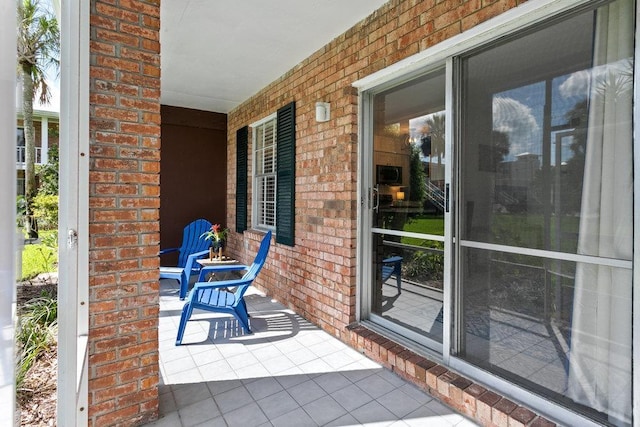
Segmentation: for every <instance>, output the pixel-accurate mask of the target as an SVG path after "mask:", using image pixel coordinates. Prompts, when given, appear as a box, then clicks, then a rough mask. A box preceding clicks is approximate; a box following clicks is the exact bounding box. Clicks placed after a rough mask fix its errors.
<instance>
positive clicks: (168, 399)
mask: <svg viewBox="0 0 640 427" xmlns="http://www.w3.org/2000/svg"><path fill="white" fill-rule="evenodd" d="M177 410H178V406H177V405H176V401H175V399H174V398H173V393H171V392H169V393H161V394H160V396H159V403H158V412H159V414H160V415H167V414H169V413H171V412H174V411H177Z"/></svg>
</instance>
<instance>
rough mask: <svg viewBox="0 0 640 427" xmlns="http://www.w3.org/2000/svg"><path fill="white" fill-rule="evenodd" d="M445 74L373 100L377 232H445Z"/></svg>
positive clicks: (441, 71)
mask: <svg viewBox="0 0 640 427" xmlns="http://www.w3.org/2000/svg"><path fill="white" fill-rule="evenodd" d="M444 89H445V72H444V70H438V71H436V72H433V73H430V74H428V75H426V76H423V77H420V78H418V79H416V80H414V81H412V82H410V83H407V84H404V85H401V86H398V87H394V88H392V89H389V90H387V91H385V92H382V93H379V94H377V95H375V96H374V100H373V104H374V107H373V108H374V113H373V114H374V117H373V133H374V137H373V147H374V151H373V163H374V164H373V169H372V170H373V173H374V176H373V182H374V183H375V185H376V186H377V189H378V194H377V196H376V197H377V200H376V204H377V205H378V209H377V210H374V218H373V224H374V226H375V227H378V228H386V229H393V230H404V231H413V232H418V233H425V234H436V235H443V234H444V216H443V212H444V169H445V162H446V156H445V151H444V148H445V146H444V142H445V135H444V130H445V117H446V116H445V112H444V103H445V94H444Z"/></svg>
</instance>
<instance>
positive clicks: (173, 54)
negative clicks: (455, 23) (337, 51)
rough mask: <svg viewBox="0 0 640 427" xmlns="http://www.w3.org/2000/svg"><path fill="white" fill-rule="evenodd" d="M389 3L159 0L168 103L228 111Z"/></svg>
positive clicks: (164, 97) (372, 0)
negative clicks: (160, 0)
mask: <svg viewBox="0 0 640 427" xmlns="http://www.w3.org/2000/svg"><path fill="white" fill-rule="evenodd" d="M386 2H387V0H162V2H161V6H160V15H161V17H160V19H161V21H160V22H161V32H160V42H161V46H162V47H161V49H162V54H161V55H162V59H161V60H162V77H161V84H162V98H161V102H162V104H165V105H172V106H178V107H187V108H195V109H199V110H206V111H214V112H220V113H228V112H229V111H230V110H232V109H233V108H235V107H236V106H238V105H239V104H240V103H242V102H243V101H245V100H247V99H248V98H249V97H251V96H252V95H253V94H255V93H257V92H258V91H259V90H260V89H262V88H263V87H265V86H266V85H268V84H269V83H271V82H272V81H274V80H276V79H277V78H278V77H280V76H281V75H283V74H284V73H286V72H287V71H288V70H290V69H291V68H293V67H294V66H295V65H296V64H298V63H299V62H301V61H302V60H303V59H305V58H307V57H308V56H310V55H311V54H312V53H313V52H315V51H317V50H318V49H320V48H321V47H322V46H324V45H326V44H327V43H329V42H330V41H331V40H333V39H334V38H335V37H337V36H339V35H340V34H342V33H343V32H345V31H346V30H348V29H349V28H351V27H352V26H353V25H354V24H356V23H357V22H359V21H360V20H362V19H364V18H365V17H367V16H368V15H369V14H371V13H372V12H373V11H375V10H376V9H378V8H379V7H380V6H382V5H383V4H384V3H386Z"/></svg>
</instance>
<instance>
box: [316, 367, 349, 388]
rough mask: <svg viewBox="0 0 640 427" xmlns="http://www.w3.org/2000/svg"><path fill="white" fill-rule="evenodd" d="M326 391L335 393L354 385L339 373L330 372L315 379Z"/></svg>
mask: <svg viewBox="0 0 640 427" xmlns="http://www.w3.org/2000/svg"><path fill="white" fill-rule="evenodd" d="M313 381H315V382H316V383H317V384H318V385H319V386H320V387H322V389H323V390H324V391H326V392H327V393H333V392H334V391H337V390H340V389H342V388H345V387H347V386H350V385H352V384H353V383H352V382H351V381H350V380H348V379H347V378H346V377H345V376H343V375H342V374H341V373H339V372H329V373H326V374H322V375H319V376H317V377H315V378H314V379H313Z"/></svg>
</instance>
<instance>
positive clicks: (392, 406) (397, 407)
mask: <svg viewBox="0 0 640 427" xmlns="http://www.w3.org/2000/svg"><path fill="white" fill-rule="evenodd" d="M376 400H377V401H378V402H380V403H381V404H382V405H383V406H384V407H385V408H387V409H388V410H389V411H391V412H393V414H394V415H396V416H397V417H398V418H402V417H404V416H405V415H407V414H410V413H411V412H413V411H415V410H416V409H418V408H419V407H420V406H422V405H421V404H420V403H419V402H417V401H415V400H414V399H412V398H411V397H409V395H407V394H405V393H403V392H402V391H400V390H397V389H396V390H394V391H392V392H390V393H387V394H385V395H384V396H380V397H379V398H377V399H376Z"/></svg>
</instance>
